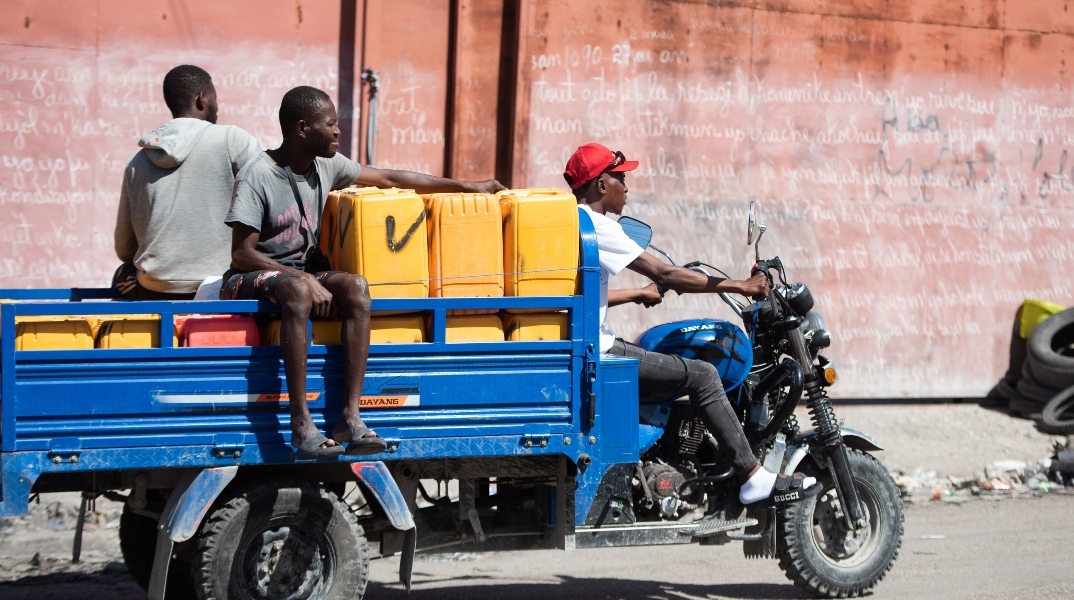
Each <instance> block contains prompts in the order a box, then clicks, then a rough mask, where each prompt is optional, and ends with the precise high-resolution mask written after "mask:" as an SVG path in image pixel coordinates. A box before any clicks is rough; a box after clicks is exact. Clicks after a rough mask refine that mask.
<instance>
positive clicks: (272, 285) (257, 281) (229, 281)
mask: <svg viewBox="0 0 1074 600" xmlns="http://www.w3.org/2000/svg"><path fill="white" fill-rule="evenodd" d="M336 273H343V271H318V272H316V273H310V275H313V276H314V277H316V278H317V281H319V282H321V284H322V285H323V284H324V282H325V281H327V280H328V278H329V277H331V276H333V275H335V274H336ZM291 277H298V275H293V274H291V273H287V272H284V271H250V272H249V273H241V272H239V271H235V270H234V269H229V270H228V271H227V272H226V273H224V283H223V285H221V286H220V299H221V300H261V299H265V300H272V301H273V302H275V301H276V288H277V287H278V286H279V285H280V282H281V281H283V280H284V279H289V278H291Z"/></svg>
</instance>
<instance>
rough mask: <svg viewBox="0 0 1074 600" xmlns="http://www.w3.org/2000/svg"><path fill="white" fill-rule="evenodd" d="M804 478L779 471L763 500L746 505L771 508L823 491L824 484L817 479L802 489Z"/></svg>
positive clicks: (816, 494) (810, 496) (799, 500)
mask: <svg viewBox="0 0 1074 600" xmlns="http://www.w3.org/2000/svg"><path fill="white" fill-rule="evenodd" d="M804 482H805V479H804V478H803V477H802V476H801V475H799V474H797V473H795V474H794V475H793V476H790V477H788V476H787V475H785V474H783V473H780V474H779V475H776V485H775V487H773V488H772V494H771V495H769V496H768V497H767V498H765V499H763V500H758V501H757V502H753V503H751V504H747V505H746V506H747V507H749V508H754V507H757V508H772V507H776V506H786V505H788V504H793V503H795V502H801V501H802V500H805V499H807V498H812V497H813V496H818V495H820V493H821V492H822V491H823V489H824V486H822V485H821V484H820V482H819V481H817V482H814V483H813V485H811V486H809V487H808V488H805V489H803V488H802V486H803V484H804Z"/></svg>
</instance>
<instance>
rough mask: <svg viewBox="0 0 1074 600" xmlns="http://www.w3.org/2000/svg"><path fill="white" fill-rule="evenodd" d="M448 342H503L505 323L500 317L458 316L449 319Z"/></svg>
mask: <svg viewBox="0 0 1074 600" xmlns="http://www.w3.org/2000/svg"><path fill="white" fill-rule="evenodd" d="M445 339H446V341H447V342H448V343H449V344H450V343H461V342H502V341H504V335H503V321H501V320H500V316H499V315H456V316H449V317H448V318H447V336H446V338H445Z"/></svg>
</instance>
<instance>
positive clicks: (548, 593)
mask: <svg viewBox="0 0 1074 600" xmlns="http://www.w3.org/2000/svg"><path fill="white" fill-rule="evenodd" d="M414 579H415V588H414V590H413V591H412V592H411V593H410V594H409V595H408V594H407V591H406V589H405V588H403V587H402V586H401V585H398V584H392V585H385V584H383V583H377V582H373V583H370V584H369V588H368V590H367V593H366V597H368V598H370V599H371V600H403V599H404V598H408V599H410V600H463V599H466V600H469V599H472V598H511V600H548V598H556V600H600V599H612V598H617V599H619V598H621V599H624V600H630V599H637V600H664V599H667V600H682V599H683V598H743V599H751V600H752V599H767V598H773V599H779V598H807V597H808V596H806V595H805V594H804V593H803V592H802V591H801V590H799V589H798V588H796V587H794V586H793V585H791V584H790V583H785V584H770V583H732V584H716V585H693V584H682V583H667V582H664V581H659V582H658V581H640V580H633V579H609V578H593V579H589V578H579V577H567V576H561V577H560V580H559V581H558V582H555V583H552V582H546V581H543V582H502V581H500V580H499V579H498V578H495V577H483V576H474V575H471V576H463V577H452V578H449V579H441V580H436V579H423V578H422V576H421V573H419V572H415V573H414ZM438 584H442V585H443V586H444V587H438ZM447 586H451V587H447Z"/></svg>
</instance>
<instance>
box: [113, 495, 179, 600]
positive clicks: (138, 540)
mask: <svg viewBox="0 0 1074 600" xmlns="http://www.w3.org/2000/svg"><path fill="white" fill-rule="evenodd" d="M156 548H157V520H156V519H154V518H152V517H147V516H145V515H140V514H138V513H136V512H134V511H133V510H131V508H130V507H129V506H126V505H124V506H123V513H122V514H121V515H120V516H119V551H120V553H122V554H123V562H124V563H125V564H126V565H127V570H128V571H130V574H131V578H132V579H134V581H135V583H137V584H138V585H139V586H141V588H142V589H143V590H148V589H149V578H150V577H152V575H153V555H154V554H155V553H156ZM184 558H185V560H184ZM190 575H191V573H190V560H189V557H183V556H177V557H174V558H172V562H171V564H170V565H168V584H167V586H166V589H165V594H164V595H165V597H166V598H168V600H172V599H175V600H194V599H195V598H197V594H195V593H194V581H193V580H192V579H191V576H190Z"/></svg>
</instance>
